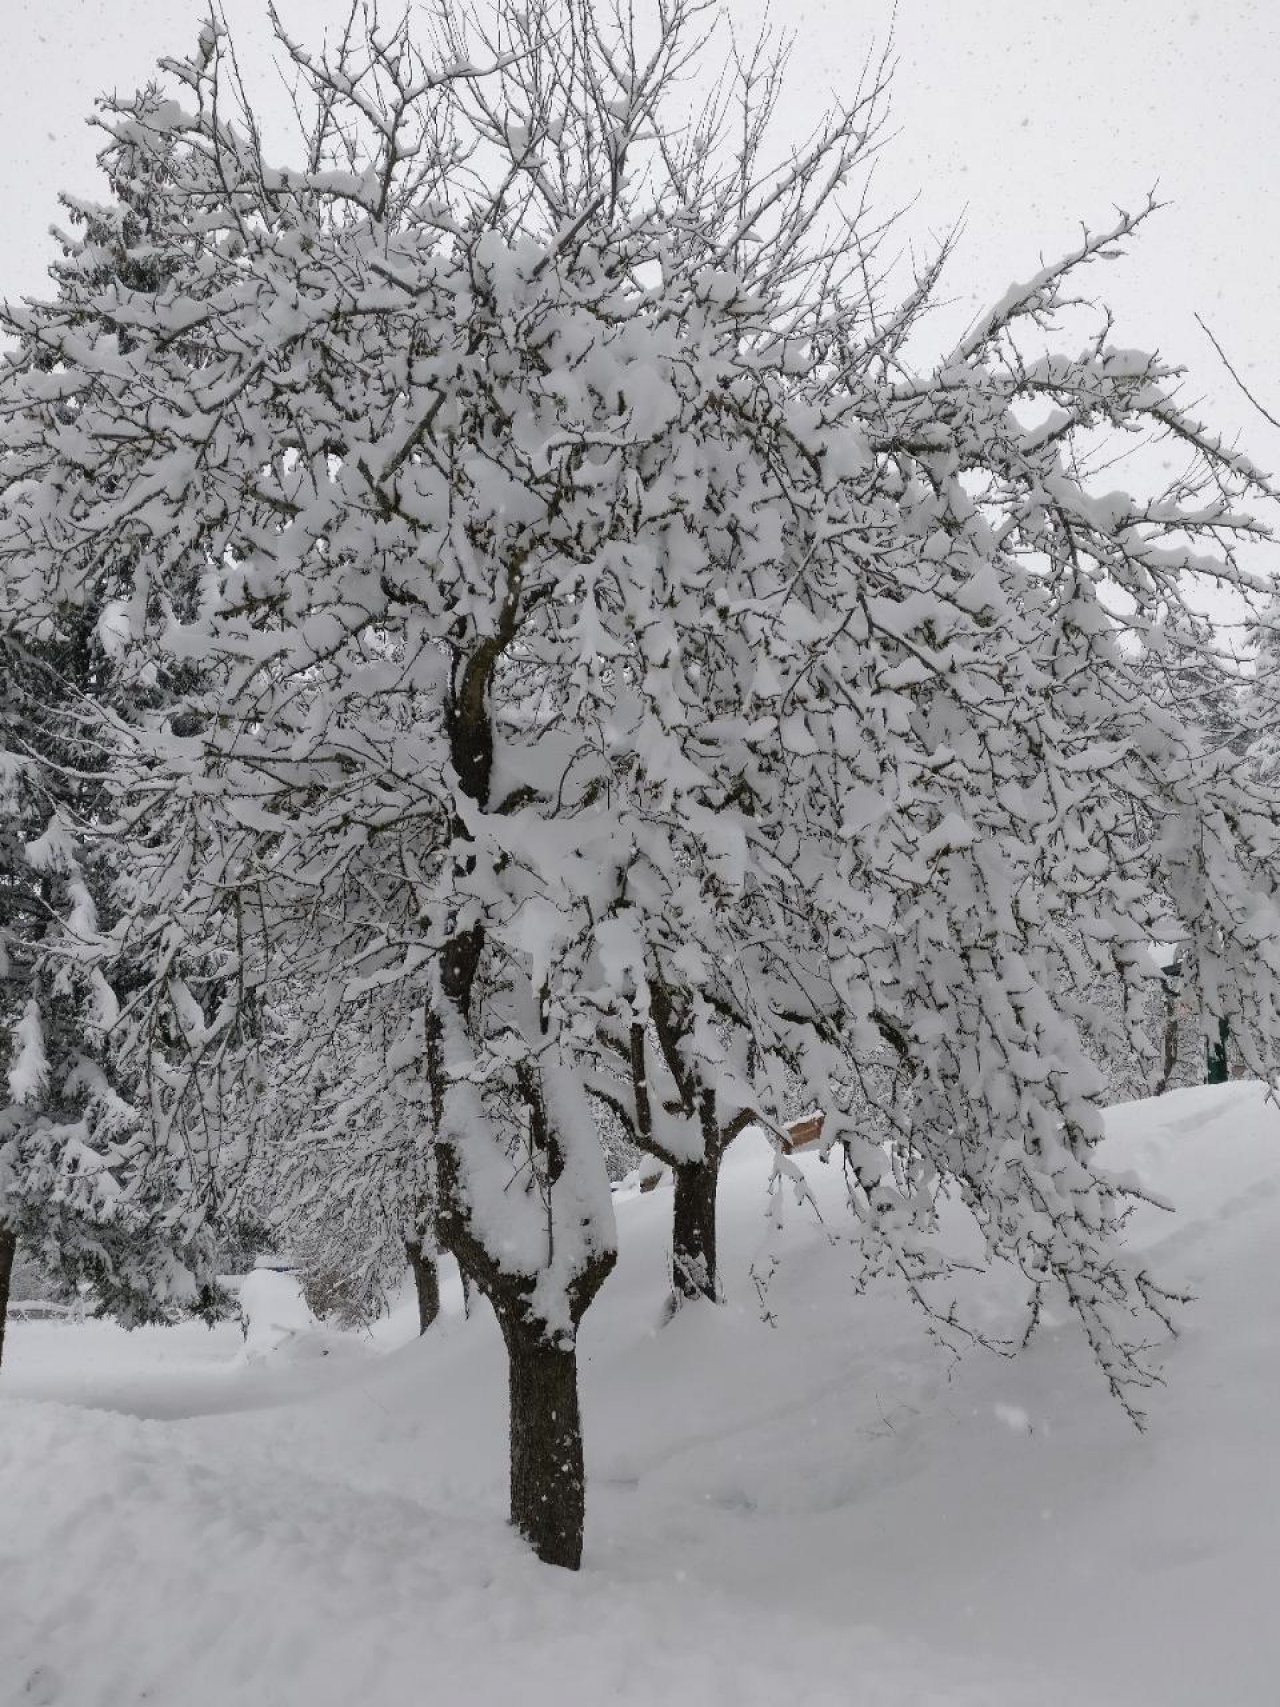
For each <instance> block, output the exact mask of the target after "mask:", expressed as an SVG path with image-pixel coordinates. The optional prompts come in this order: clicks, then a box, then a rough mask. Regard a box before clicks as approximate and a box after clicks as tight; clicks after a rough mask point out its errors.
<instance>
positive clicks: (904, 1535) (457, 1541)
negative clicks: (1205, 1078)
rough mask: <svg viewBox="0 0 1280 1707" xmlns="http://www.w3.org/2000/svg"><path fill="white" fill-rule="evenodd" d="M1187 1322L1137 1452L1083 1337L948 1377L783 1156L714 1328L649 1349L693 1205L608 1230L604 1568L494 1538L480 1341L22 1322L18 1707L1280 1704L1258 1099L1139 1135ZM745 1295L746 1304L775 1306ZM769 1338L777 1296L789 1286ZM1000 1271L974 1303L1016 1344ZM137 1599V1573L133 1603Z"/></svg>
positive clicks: (1136, 1107) (1272, 1160)
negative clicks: (811, 1203)
mask: <svg viewBox="0 0 1280 1707" xmlns="http://www.w3.org/2000/svg"><path fill="white" fill-rule="evenodd" d="M1110 1127H1111V1132H1112V1136H1111V1137H1110V1139H1109V1141H1108V1155H1107V1158H1106V1159H1107V1161H1108V1163H1109V1164H1110V1165H1111V1166H1113V1167H1114V1168H1117V1169H1133V1170H1134V1171H1135V1172H1137V1173H1138V1174H1139V1175H1140V1176H1141V1177H1142V1178H1143V1179H1144V1181H1145V1182H1146V1183H1148V1184H1149V1185H1150V1186H1151V1187H1152V1188H1154V1190H1156V1191H1157V1192H1159V1193H1160V1194H1162V1195H1163V1196H1165V1197H1167V1198H1169V1199H1170V1200H1171V1201H1172V1202H1173V1203H1174V1204H1175V1205H1176V1207H1177V1213H1176V1214H1172V1215H1170V1214H1162V1213H1161V1212H1159V1211H1157V1210H1155V1209H1148V1208H1143V1209H1142V1210H1141V1211H1140V1212H1139V1213H1138V1214H1137V1215H1136V1216H1135V1217H1134V1220H1133V1223H1132V1225H1131V1228H1130V1234H1129V1236H1130V1237H1131V1238H1132V1239H1133V1240H1134V1241H1135V1242H1136V1243H1139V1244H1141V1245H1143V1246H1145V1247H1147V1248H1148V1249H1149V1251H1150V1256H1151V1260H1152V1262H1153V1263H1154V1264H1155V1265H1156V1266H1157V1268H1158V1270H1159V1272H1160V1273H1161V1275H1162V1277H1163V1278H1166V1279H1168V1280H1171V1281H1175V1282H1177V1283H1179V1284H1182V1285H1184V1286H1186V1287H1188V1288H1189V1289H1190V1290H1191V1291H1193V1292H1194V1293H1196V1295H1197V1301H1196V1303H1195V1304H1194V1305H1192V1306H1191V1307H1190V1308H1189V1309H1188V1310H1187V1312H1186V1313H1185V1326H1184V1329H1183V1332H1182V1334H1181V1336H1180V1338H1179V1339H1178V1340H1177V1341H1176V1342H1175V1343H1174V1344H1172V1345H1171V1346H1170V1347H1169V1349H1168V1352H1167V1355H1166V1359H1165V1373H1166V1379H1167V1386H1166V1388H1165V1389H1164V1390H1162V1391H1159V1392H1157V1393H1155V1394H1154V1395H1152V1398H1151V1402H1150V1406H1149V1414H1150V1427H1149V1430H1148V1432H1147V1433H1146V1434H1145V1435H1139V1434H1138V1433H1137V1432H1136V1431H1135V1430H1134V1429H1133V1428H1132V1427H1131V1425H1130V1424H1129V1423H1128V1422H1127V1421H1126V1419H1125V1417H1124V1415H1123V1413H1122V1412H1121V1411H1120V1410H1119V1408H1118V1407H1117V1406H1116V1405H1115V1403H1114V1402H1113V1401H1112V1400H1111V1399H1110V1398H1109V1397H1108V1395H1107V1394H1106V1391H1105V1388H1104V1386H1103V1383H1102V1382H1101V1380H1100V1378H1099V1377H1098V1375H1097V1373H1096V1371H1095V1370H1094V1369H1093V1367H1092V1365H1091V1363H1090V1360H1089V1357H1088V1354H1087V1352H1086V1350H1085V1349H1084V1347H1083V1345H1082V1344H1081V1341H1080V1338H1079V1334H1078V1331H1077V1330H1076V1329H1075V1328H1074V1327H1073V1326H1072V1325H1071V1324H1070V1323H1069V1322H1068V1321H1066V1320H1065V1316H1064V1319H1062V1320H1053V1319H1051V1320H1050V1321H1049V1322H1047V1323H1046V1325H1045V1327H1044V1328H1043V1329H1042V1331H1041V1332H1040V1334H1039V1335H1038V1336H1037V1338H1036V1339H1035V1340H1034V1341H1033V1343H1032V1344H1031V1346H1030V1347H1029V1348H1028V1350H1027V1351H1026V1352H1025V1353H1024V1354H1023V1355H1022V1356H1021V1357H1019V1358H1018V1359H1017V1360H1014V1361H1008V1360H1005V1359H1001V1358H998V1357H996V1356H994V1355H992V1354H989V1353H981V1352H974V1353H972V1354H970V1355H969V1356H967V1357H965V1358H964V1359H963V1360H961V1361H959V1362H957V1361H955V1359H954V1358H953V1357H952V1356H950V1355H949V1354H948V1353H947V1352H946V1351H945V1350H943V1349H942V1348H939V1347H936V1346H934V1345H933V1344H931V1343H930V1341H929V1340H928V1339H927V1337H926V1336H925V1334H924V1332H923V1329H922V1324H921V1321H920V1318H919V1316H918V1314H917V1313H916V1312H915V1311H913V1310H912V1308H911V1307H910V1305H909V1304H908V1303H907V1302H906V1301H905V1300H904V1299H902V1298H900V1297H898V1296H896V1295H895V1294H894V1292H893V1290H892V1289H891V1288H889V1287H881V1288H877V1289H873V1290H871V1291H870V1292H868V1293H866V1294H865V1295H862V1296H854V1295H853V1294H852V1292H851V1288H850V1285H849V1280H848V1273H849V1269H850V1267H851V1259H850V1254H849V1252H848V1250H847V1248H845V1247H844V1246H843V1245H842V1244H841V1243H840V1242H839V1241H838V1240H836V1241H834V1242H833V1241H832V1239H831V1238H830V1237H829V1234H830V1233H831V1232H833V1231H835V1230H836V1229H837V1228H838V1226H839V1211H838V1197H839V1181H838V1178H836V1177H835V1176H836V1170H835V1169H834V1168H824V1167H822V1166H821V1164H819V1163H818V1162H817V1161H816V1159H813V1158H811V1157H810V1158H806V1159H805V1161H804V1166H805V1169H806V1173H807V1175H808V1176H809V1177H810V1178H811V1180H812V1182H813V1185H814V1188H815V1191H816V1193H817V1196H818V1199H819V1204H820V1207H821V1209H822V1213H823V1216H824V1218H825V1220H824V1221H823V1222H819V1221H818V1220H817V1219H816V1218H815V1217H814V1215H813V1214H812V1212H809V1211H801V1210H789V1213H788V1223H787V1227H786V1230H785V1233H784V1236H783V1239H782V1244H783V1246H784V1247H785V1249H784V1250H783V1253H782V1255H783V1260H782V1261H781V1263H780V1264H779V1265H778V1266H777V1268H776V1270H773V1271H772V1277H771V1278H768V1276H769V1274H770V1262H769V1252H770V1250H771V1248H772V1244H773V1243H774V1242H776V1241H772V1240H771V1238H770V1236H769V1235H768V1233H767V1228H766V1220H765V1213H764V1211H765V1198H764V1182H765V1178H766V1175H767V1171H768V1156H767V1153H766V1151H765V1149H764V1147H763V1145H762V1144H760V1143H758V1142H757V1141H755V1140H753V1139H750V1138H748V1139H744V1140H742V1141H741V1142H740V1143H739V1145H737V1146H735V1148H734V1150H733V1151H731V1152H730V1156H729V1159H728V1162H727V1163H726V1167H725V1173H724V1177H723V1183H722V1187H721V1204H722V1218H723V1231H722V1239H723V1252H724V1274H725V1280H726V1285H727V1288H728V1291H729V1301H728V1303H727V1304H726V1305H725V1306H724V1307H723V1308H721V1309H714V1308H711V1307H699V1308H691V1309H686V1310H685V1311H683V1312H681V1314H680V1315H679V1316H678V1317H677V1318H676V1320H675V1321H674V1322H673V1323H671V1324H670V1325H669V1326H665V1327H664V1326H662V1325H661V1316H662V1303H663V1296H664V1291H665V1285H666V1263H667V1249H668V1241H669V1215H670V1196H669V1188H667V1189H660V1190H658V1191H657V1192H654V1193H652V1194H650V1195H647V1196H640V1195H639V1194H638V1193H635V1194H622V1195H621V1197H620V1199H619V1202H618V1213H619V1222H620V1231H621V1237H622V1251H623V1254H622V1259H621V1262H620V1263H619V1267H618V1271H617V1273H616V1274H615V1275H614V1277H613V1278H612V1279H611V1280H610V1282H609V1284H608V1285H607V1286H606V1288H605V1290H604V1292H603V1294H602V1295H601V1298H600V1301H599V1303H598V1304H597V1305H596V1307H595V1308H594V1309H593V1310H592V1312H591V1313H590V1314H589V1316H588V1318H587V1321H586V1324H585V1326H584V1332H583V1346H582V1351H583V1365H584V1373H583V1400H584V1415H585V1422H586V1428H587V1452H588V1465H589V1472H590V1476H591V1485H590V1489H589V1495H588V1533H587V1553H586V1560H585V1565H584V1569H583V1571H582V1573H581V1574H580V1575H579V1576H577V1577H570V1576H567V1575H565V1574H564V1573H560V1572H555V1571H551V1570H548V1569H545V1568H542V1567H539V1566H538V1565H536V1564H535V1563H534V1561H533V1560H532V1559H531V1558H530V1556H529V1555H528V1554H527V1552H526V1551H525V1550H524V1549H523V1548H522V1547H521V1546H520V1544H519V1543H518V1542H517V1541H516V1540H515V1539H514V1538H513V1537H512V1536H511V1535H510V1534H509V1533H508V1531H507V1530H506V1528H505V1526H504V1524H503V1521H502V1517H503V1512H504V1510H505V1473H506V1460H505V1442H504V1432H503V1431H504V1421H505V1415H504V1406H505V1366H504V1361H503V1357H502V1348H501V1344H500V1339H499V1335H498V1333H497V1329H496V1327H495V1325H494V1323H493V1321H492V1318H491V1317H490V1316H489V1315H488V1312H487V1311H485V1310H481V1311H479V1312H478V1313H477V1315H476V1316H475V1317H474V1318H473V1319H472V1320H471V1321H470V1322H465V1321H463V1320H462V1318H461V1313H460V1299H459V1296H458V1293H457V1290H456V1288H454V1287H446V1290H445V1310H446V1315H445V1320H444V1321H443V1322H442V1324H441V1325H440V1326H439V1327H438V1328H437V1329H436V1330H433V1332H432V1333H431V1334H430V1335H429V1336H427V1338H426V1339H425V1340H422V1341H418V1340H417V1339H416V1338H415V1337H414V1327H415V1323H414V1315H413V1307H412V1304H411V1303H410V1302H409V1301H408V1300H406V1303H405V1305H404V1306H403V1308H402V1309H400V1310H399V1311H398V1312H397V1313H396V1314H395V1315H394V1316H393V1318H392V1319H391V1320H390V1321H389V1322H386V1323H383V1324H381V1325H380V1326H379V1329H378V1331H377V1332H376V1334H375V1335H374V1336H372V1338H364V1339H359V1338H357V1337H354V1336H347V1338H348V1340H349V1342H350V1344H349V1350H350V1353H351V1355H349V1356H342V1357H337V1358H333V1357H329V1358H319V1357H317V1358H314V1359H309V1358H306V1357H304V1356H301V1355H299V1353H298V1346H299V1344H300V1341H301V1340H303V1339H305V1334H304V1333H303V1332H302V1330H301V1328H299V1329H298V1330H297V1331H296V1332H294V1333H291V1335H290V1338H289V1341H288V1345H289V1348H290V1349H289V1351H288V1354H287V1355H285V1356H276V1357H266V1358H260V1359H255V1360H253V1361H252V1362H246V1359H245V1357H244V1353H243V1348H242V1342H241V1338H240V1334H239V1332H238V1330H237V1329H236V1328H235V1327H234V1326H228V1327H225V1328H220V1329H217V1330H215V1331H214V1332H213V1333H212V1334H210V1333H209V1332H208V1331H207V1330H205V1329H203V1328H200V1327H196V1326H193V1327H188V1328H182V1329H170V1330H140V1331H139V1332H138V1333H136V1334H134V1335H130V1336H126V1335H124V1334H123V1333H121V1332H120V1331H119V1330H116V1329H114V1328H112V1327H110V1326H109V1325H107V1324H103V1323H94V1322H89V1323H84V1324H80V1325H76V1324H72V1323H65V1322H19V1323H17V1324H16V1325H15V1326H14V1327H13V1328H12V1329H11V1339H10V1344H9V1348H8V1350H9V1362H8V1365H7V1367H6V1369H5V1370H4V1372H3V1376H0V1502H2V1503H0V1511H2V1512H3V1523H2V1524H0V1608H3V1616H2V1617H0V1680H3V1681H2V1682H0V1696H3V1697H4V1698H5V1699H13V1700H14V1701H15V1702H17V1701H22V1702H31V1703H36V1704H45V1707H54V1704H56V1707H97V1704H102V1707H106V1704H108V1703H112V1704H123V1703H132V1702H135V1701H141V1700H144V1699H145V1700H151V1701H155V1702H157V1703H163V1704H166V1707H170V1704H172V1707H179V1704H181V1707H205V1704H206V1703H207V1704H209V1707H213V1704H215V1703H216V1704H217V1707H233V1704H236V1703H244V1704H245V1707H249V1704H252V1707H267V1704H270V1707H293V1704H294V1703H297V1704H298V1707H302V1704H303V1703H305V1704H306V1707H328V1704H329V1703H333V1704H335V1707H337V1704H338V1703H341V1704H342V1707H349V1704H350V1703H351V1702H352V1701H353V1700H359V1701H368V1702H376V1703H379V1704H381V1703H383V1702H386V1703H392V1702H399V1701H408V1700H411V1699H414V1698H416V1697H417V1696H419V1695H421V1694H422V1693H423V1692H426V1693H428V1694H429V1696H430V1699H432V1700H433V1701H435V1702H437V1703H441V1704H451V1703H454V1702H459V1703H461V1702H462V1701H464V1700H467V1701H469V1702H472V1703H477V1704H479V1707H487V1704H489V1703H493V1704H494V1707H497V1704H498V1703H502V1702H506V1701H507V1700H509V1699H514V1698H518V1699H519V1700H520V1701H521V1702H522V1704H524V1707H544V1704H547V1707H550V1704H551V1703H555V1704H556V1707H576V1704H577V1703H582V1704H584V1707H588V1704H590V1707H594V1704H595V1703H597V1702H604V1701H610V1702H622V1703H626V1704H630V1707H642V1704H643V1707H652V1704H654V1703H659V1702H660V1703H662V1704H663V1707H684V1704H686V1703H687V1704H688V1707H703V1704H718V1703H724V1704H726V1707H728V1704H729V1703H732V1704H733V1707H754V1704H756V1703H760V1704H764V1703H768V1704H769V1707H776V1704H777V1703H780V1702H783V1701H785V1702H787V1703H788V1704H795V1707H810V1704H830V1707H836V1704H837V1703H839V1704H841V1707H844V1704H846V1703H850V1702H856V1703H857V1704H858V1707H906V1704H908V1703H910V1704H912V1707H925V1704H928V1707H957V1704H964V1707H979V1704H981V1707H1015V1704H1016V1707H1023V1704H1028V1703H1031V1702H1035V1703H1036V1704H1037V1707H1053V1704H1066V1703H1071V1704H1072V1707H1077V1704H1080V1707H1086V1704H1087V1707H1108V1704H1111V1707H1206V1704H1208V1703H1219V1702H1220V1703H1223V1704H1226V1707H1264V1704H1265V1707H1273V1704H1274V1702H1275V1701H1276V1700H1277V1699H1280V1683H1278V1682H1277V1678H1280V1628H1278V1627H1277V1625H1278V1621H1277V1620H1276V1619H1275V1618H1274V1616H1273V1613H1272V1601H1273V1598H1274V1592H1275V1588H1276V1584H1277V1577H1278V1574H1280V1573H1277V1568H1276V1562H1277V1557H1278V1555H1280V1542H1278V1541H1277V1536H1278V1534H1280V1474H1278V1473H1277V1471H1276V1469H1275V1466H1274V1445H1273V1441H1274V1436H1275V1429H1276V1418H1277V1416H1280V1327H1278V1325H1277V1324H1278V1323H1280V1263H1278V1262H1277V1253H1278V1252H1280V1113H1277V1111H1276V1110H1275V1109H1274V1108H1272V1107H1270V1106H1269V1105H1268V1104H1267V1103H1266V1101H1265V1098H1264V1093H1263V1091H1262V1089H1261V1088H1260V1087H1258V1086H1255V1085H1231V1086H1226V1087H1213V1088H1205V1089H1202V1090H1192V1091H1184V1092H1179V1093H1175V1094H1173V1095H1170V1096H1167V1097H1164V1098H1162V1099H1160V1100H1159V1101H1154V1102H1146V1103H1135V1104H1132V1105H1129V1106H1127V1107H1123V1108H1117V1109H1115V1110H1114V1111H1113V1113H1112V1116H1111V1120H1110ZM753 1268H754V1275H753ZM766 1279H767V1280H768V1283H767V1285H766V1286H765V1289H764V1298H765V1304H764V1311H765V1312H766V1313H767V1318H768V1319H762V1306H761V1303H760V1299H759V1297H758V1291H757V1282H759V1283H761V1284H763V1283H764V1282H765V1281H766ZM1009 1300H1010V1291H1009V1288H1008V1286H1007V1284H1006V1283H1005V1282H1004V1281H1003V1280H1002V1279H1001V1277H1000V1276H993V1277H991V1278H990V1279H989V1280H988V1281H985V1282H984V1283H983V1284H982V1285H981V1287H979V1288H977V1289H976V1291H975V1296H974V1300H973V1302H974V1304H975V1306H976V1307H978V1308H981V1309H982V1310H984V1311H985V1312H987V1319H988V1320H989V1321H990V1324H991V1326H992V1328H993V1330H994V1331H999V1328H1000V1326H1001V1323H1002V1319H1003V1313H1005V1312H1007V1310H1008V1308H1009ZM122 1563H123V1564H125V1565H126V1566H127V1567H128V1568H125V1569H122V1568H121V1566H122Z"/></svg>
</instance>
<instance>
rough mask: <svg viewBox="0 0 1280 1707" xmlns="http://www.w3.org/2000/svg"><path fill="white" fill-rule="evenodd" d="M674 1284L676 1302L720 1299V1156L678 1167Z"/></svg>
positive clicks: (673, 1261)
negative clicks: (717, 1255) (717, 1228)
mask: <svg viewBox="0 0 1280 1707" xmlns="http://www.w3.org/2000/svg"><path fill="white" fill-rule="evenodd" d="M673 1171H674V1173H675V1207H674V1214H673V1218H672V1233H671V1284H672V1288H673V1291H674V1294H675V1302H676V1303H677V1304H680V1303H682V1302H683V1301H684V1300H685V1299H686V1298H710V1299H712V1300H718V1299H719V1296H720V1286H719V1278H718V1275H717V1272H716V1183H717V1181H718V1179H719V1177H720V1157H719V1156H718V1155H717V1156H715V1157H714V1158H713V1159H712V1160H710V1161H703V1162H682V1163H681V1164H680V1166H679V1167H677V1168H675V1169H674V1170H673Z"/></svg>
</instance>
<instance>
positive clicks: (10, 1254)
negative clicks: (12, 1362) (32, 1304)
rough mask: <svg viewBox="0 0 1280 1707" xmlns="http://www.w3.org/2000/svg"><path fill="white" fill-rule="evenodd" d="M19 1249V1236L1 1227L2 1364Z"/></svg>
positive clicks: (0, 1326)
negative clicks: (11, 1287) (10, 1290)
mask: <svg viewBox="0 0 1280 1707" xmlns="http://www.w3.org/2000/svg"><path fill="white" fill-rule="evenodd" d="M17 1249H18V1235H17V1234H16V1233H11V1232H10V1231H9V1230H8V1228H6V1227H0V1363H3V1362H4V1324H5V1318H6V1316H7V1315H8V1314H9V1279H10V1276H11V1275H12V1274H13V1259H14V1256H15V1254H16V1252H17Z"/></svg>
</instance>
